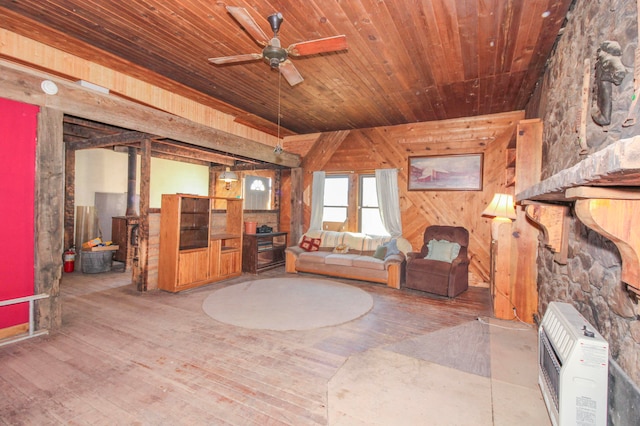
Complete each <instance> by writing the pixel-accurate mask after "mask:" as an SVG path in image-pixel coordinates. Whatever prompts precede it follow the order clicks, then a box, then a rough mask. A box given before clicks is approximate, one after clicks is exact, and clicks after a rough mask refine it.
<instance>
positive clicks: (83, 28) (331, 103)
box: [0, 0, 573, 134]
mask: <svg viewBox="0 0 640 426" xmlns="http://www.w3.org/2000/svg"><path fill="white" fill-rule="evenodd" d="M572 1H573V0H527V1H522V0H384V1H382V0H310V1H304V2H301V1H297V0H274V1H266V0H252V1H244V0H236V1H233V2H230V3H224V2H222V1H203V0H174V1H170V2H169V1H165V0H128V1H126V2H116V1H107V0H49V1H47V0H24V1H11V2H9V1H6V2H2V3H1V4H0V26H2V27H4V28H6V29H8V30H10V31H13V32H16V33H19V34H22V35H24V36H26V37H29V38H32V39H35V40H37V41H40V42H43V43H46V44H48V45H51V46H53V47H56V48H58V49H61V50H63V51H67V52H70V53H73V54H75V55H77V56H80V57H82V58H85V59H88V60H91V61H94V62H97V63H99V64H102V65H105V66H107V67H110V68H112V69H115V70H118V71H120V72H123V73H125V74H129V75H132V76H134V77H136V78H140V79H142V80H145V81H148V82H150V83H152V84H156V85H158V86H160V87H164V88H168V89H169V90H172V91H174V92H176V93H179V94H181V95H184V96H186V97H188V98H192V99H195V100H197V101H199V102H202V103H204V104H206V105H210V106H213V107H214V108H217V109H219V110H221V111H223V112H227V113H230V114H232V115H234V116H235V117H236V120H237V121H238V122H241V123H244V124H247V125H249V126H252V127H256V128H259V129H262V130H266V131H269V132H274V129H275V127H276V125H275V124H274V123H277V111H278V91H279V90H280V93H281V101H280V108H281V125H282V127H283V128H285V129H288V130H289V131H290V132H293V133H299V134H306V133H314V132H327V131H337V130H346V129H358V128H370V127H378V126H389V125H397V124H405V123H414V122H426V121H433V120H442V119H450V118H459V117H469V116H477V115H483V114H492V113H499V112H507V111H514V110H520V109H523V108H524V107H525V106H526V104H527V102H528V100H529V98H530V96H531V93H532V91H533V89H534V87H535V84H536V82H537V81H538V79H539V77H540V76H541V74H542V72H543V70H544V66H545V62H546V61H547V58H548V57H549V54H550V53H551V51H552V48H553V46H554V42H555V40H556V38H557V37H558V35H559V33H560V32H561V28H562V24H563V22H564V20H565V16H566V14H567V11H568V10H569V8H570V6H571V4H572ZM227 4H228V5H233V6H241V7H245V8H246V9H247V10H248V11H249V12H250V13H251V15H252V16H253V17H254V19H255V20H256V22H257V23H258V24H259V25H260V26H261V27H262V28H263V31H264V32H265V33H266V34H272V32H271V30H270V27H269V25H268V22H267V21H266V19H265V18H266V16H268V15H270V14H271V13H273V12H276V11H279V12H282V14H283V15H284V23H283V24H282V27H281V31H280V38H281V40H282V43H283V46H288V45H289V44H291V43H294V42H299V41H303V40H309V39H317V38H323V37H329V36H333V35H338V34H345V35H346V37H347V43H348V46H349V47H348V50H346V51H342V52H336V53H327V54H318V55H312V56H307V57H300V58H295V59H294V63H295V65H296V67H297V69H298V70H299V71H300V73H301V74H302V76H303V77H304V79H305V80H304V82H303V83H301V84H299V85H296V86H293V87H291V86H289V85H288V84H287V83H286V82H285V81H283V80H281V81H280V83H281V84H280V86H281V87H280V89H279V81H278V75H277V73H275V72H273V71H271V70H270V68H269V66H268V65H267V64H265V63H263V62H261V61H256V62H250V63H242V64H235V65H227V66H214V65H211V64H210V63H208V61H207V58H210V57H217V56H228V55H235V54H241V53H254V52H260V49H261V48H260V47H259V46H258V45H257V44H256V43H255V42H254V41H253V40H252V39H251V38H250V36H249V35H248V34H247V33H246V32H245V31H244V30H243V29H242V27H241V26H240V25H239V24H238V22H237V21H235V20H234V19H233V17H232V16H231V15H230V14H229V13H228V12H227V11H226V9H225V6H226V5H227Z"/></svg>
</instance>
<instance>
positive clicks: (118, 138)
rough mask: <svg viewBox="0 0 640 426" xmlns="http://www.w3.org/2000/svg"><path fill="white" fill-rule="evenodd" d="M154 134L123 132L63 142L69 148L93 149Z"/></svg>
mask: <svg viewBox="0 0 640 426" xmlns="http://www.w3.org/2000/svg"><path fill="white" fill-rule="evenodd" d="M155 137H156V136H154V135H149V134H147V133H140V132H123V133H119V134H117V135H109V136H101V137H98V138H90V139H85V140H83V141H74V142H65V143H66V144H67V147H68V148H69V149H73V150H79V149H94V148H104V147H107V146H114V145H126V144H132V143H136V142H140V141H142V140H143V139H153V138H155Z"/></svg>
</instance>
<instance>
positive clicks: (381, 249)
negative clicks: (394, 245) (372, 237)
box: [373, 246, 387, 260]
mask: <svg viewBox="0 0 640 426" xmlns="http://www.w3.org/2000/svg"><path fill="white" fill-rule="evenodd" d="M386 255H387V248H386V247H385V246H378V248H377V249H376V251H375V253H373V257H375V258H376V259H380V260H384V258H385V256H386Z"/></svg>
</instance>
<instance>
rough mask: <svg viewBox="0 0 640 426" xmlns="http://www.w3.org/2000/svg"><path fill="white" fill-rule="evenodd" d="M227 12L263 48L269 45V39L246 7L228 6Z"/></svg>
mask: <svg viewBox="0 0 640 426" xmlns="http://www.w3.org/2000/svg"><path fill="white" fill-rule="evenodd" d="M227 11H228V12H229V13H230V14H231V15H232V16H233V17H234V18H235V19H236V21H238V22H239V23H240V25H242V27H243V28H244V29H245V30H246V31H247V32H248V33H249V35H250V36H251V37H253V38H254V39H255V41H257V42H258V44H259V45H261V46H266V45H267V44H269V37H267V35H266V34H265V33H264V31H262V28H260V27H259V26H258V24H256V21H255V20H254V19H253V18H252V17H251V15H249V12H247V9H245V8H244V7H236V6H227Z"/></svg>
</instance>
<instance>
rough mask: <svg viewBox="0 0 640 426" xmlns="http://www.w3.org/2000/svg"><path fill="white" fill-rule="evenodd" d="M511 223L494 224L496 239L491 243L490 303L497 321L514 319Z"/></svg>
mask: <svg viewBox="0 0 640 426" xmlns="http://www.w3.org/2000/svg"><path fill="white" fill-rule="evenodd" d="M512 226H513V224H512V223H511V222H501V223H500V222H499V223H497V224H496V228H497V231H498V232H497V235H496V239H495V240H492V241H491V301H492V303H493V314H494V315H495V317H496V318H499V319H507V320H511V319H514V313H513V303H512V301H511V298H512V291H513V283H512V280H511V246H512V240H513V238H512V236H511V228H512Z"/></svg>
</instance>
